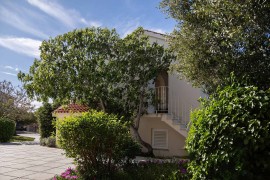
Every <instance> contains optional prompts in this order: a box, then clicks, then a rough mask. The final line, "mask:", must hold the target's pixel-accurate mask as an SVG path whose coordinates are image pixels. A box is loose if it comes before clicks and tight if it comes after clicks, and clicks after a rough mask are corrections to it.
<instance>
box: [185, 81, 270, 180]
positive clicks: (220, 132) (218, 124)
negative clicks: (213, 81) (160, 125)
mask: <svg viewBox="0 0 270 180" xmlns="http://www.w3.org/2000/svg"><path fill="white" fill-rule="evenodd" d="M269 100H270V91H269V90H267V91H262V90H259V89H258V88H257V87H254V86H247V85H241V84H239V83H235V82H232V84H231V85H230V86H226V87H224V88H222V89H218V90H217V93H216V94H215V95H212V96H210V97H209V99H208V100H202V105H201V108H200V109H198V110H195V111H194V112H193V113H192V115H191V120H192V125H191V129H190V131H189V134H188V139H187V150H188V152H189V154H190V158H191V163H190V165H189V170H190V171H191V173H192V175H193V179H200V180H201V179H228V180H230V179H232V180H233V179H269V178H270V153H269V150H270V113H269V112H270V111H269V109H270V101H269Z"/></svg>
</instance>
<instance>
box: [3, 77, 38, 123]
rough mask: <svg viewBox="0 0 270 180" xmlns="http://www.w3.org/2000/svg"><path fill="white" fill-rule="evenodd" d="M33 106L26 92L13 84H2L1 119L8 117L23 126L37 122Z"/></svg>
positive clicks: (5, 82) (6, 82)
mask: <svg viewBox="0 0 270 180" xmlns="http://www.w3.org/2000/svg"><path fill="white" fill-rule="evenodd" d="M33 108H34V107H33V105H32V104H31V100H30V99H29V98H28V96H27V94H26V91H25V90H24V89H23V88H21V87H16V86H14V85H12V83H11V82H8V81H1V82H0V117H6V118H9V119H11V120H14V121H16V122H20V123H22V124H28V123H32V122H35V117H34V115H33Z"/></svg>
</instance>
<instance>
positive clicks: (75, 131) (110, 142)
mask: <svg viewBox="0 0 270 180" xmlns="http://www.w3.org/2000/svg"><path fill="white" fill-rule="evenodd" d="M56 127H57V130H58V134H57V135H59V136H58V138H59V143H60V146H61V148H63V149H64V150H65V152H66V155H67V156H68V157H72V158H75V161H76V163H77V165H78V170H79V173H80V174H81V177H83V178H84V179H92V178H94V177H95V178H98V179H102V178H107V177H111V176H112V174H113V173H114V172H115V171H116V170H117V168H118V167H119V166H120V165H121V164H122V163H124V160H125V159H130V158H134V157H135V154H136V153H137V152H138V151H139V146H138V145H136V143H135V142H134V141H133V140H132V138H131V135H130V133H129V129H128V128H127V126H126V124H123V123H122V122H121V119H118V118H117V116H115V115H111V114H106V113H104V112H97V111H91V112H88V113H84V114H83V115H81V116H70V117H67V118H64V119H63V120H59V121H57V123H56ZM131 149H133V153H131V151H130V150H131Z"/></svg>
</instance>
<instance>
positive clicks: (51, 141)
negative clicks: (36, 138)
mask: <svg viewBox="0 0 270 180" xmlns="http://www.w3.org/2000/svg"><path fill="white" fill-rule="evenodd" d="M40 145H41V146H47V147H56V138H55V137H54V136H50V137H47V138H40Z"/></svg>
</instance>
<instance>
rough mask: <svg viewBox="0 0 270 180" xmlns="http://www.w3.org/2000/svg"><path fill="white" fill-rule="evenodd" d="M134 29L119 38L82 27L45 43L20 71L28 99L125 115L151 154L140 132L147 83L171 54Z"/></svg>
mask: <svg viewBox="0 0 270 180" xmlns="http://www.w3.org/2000/svg"><path fill="white" fill-rule="evenodd" d="M143 33H144V30H143V29H142V28H138V29H137V30H136V31H134V32H133V33H132V34H131V35H128V36H127V37H126V38H124V39H121V38H120V37H119V35H118V34H117V33H116V31H115V30H109V29H102V28H86V29H81V30H74V31H72V32H68V33H66V34H63V35H59V36H57V37H55V38H53V39H50V40H48V41H43V43H42V45H41V47H40V50H41V56H40V58H41V59H40V60H37V59H36V60H35V62H34V64H33V65H32V66H31V68H30V72H29V74H24V73H22V72H20V73H19V79H20V80H21V81H22V82H23V83H24V87H25V89H26V90H27V92H28V94H29V96H31V97H37V98H38V99H42V100H45V101H46V100H47V99H48V98H51V99H53V100H54V101H55V100H56V101H58V102H61V103H64V102H68V101H70V100H73V101H77V102H82V103H86V104H88V105H89V106H90V107H91V108H94V109H98V110H103V111H105V112H107V113H114V114H117V115H119V116H124V119H125V121H131V122H132V123H131V124H132V129H133V130H134V132H135V135H136V137H137V139H138V141H139V142H140V143H141V144H142V145H144V146H146V147H147V148H148V149H149V151H150V154H152V147H151V145H149V144H147V143H146V142H144V141H143V140H142V139H141V138H140V136H139V134H138V128H139V122H140V117H141V116H142V115H143V114H144V113H145V111H146V108H147V105H148V103H147V101H148V99H151V98H150V96H151V95H152V94H151V90H150V86H149V84H150V83H152V82H153V80H154V78H155V77H156V76H157V74H158V73H159V72H161V71H162V70H167V69H168V66H169V64H170V62H171V60H173V59H174V55H172V54H171V53H170V51H168V50H165V49H164V47H163V46H160V45H158V44H157V43H153V44H151V43H150V42H149V40H148V37H147V36H145V35H143Z"/></svg>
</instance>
